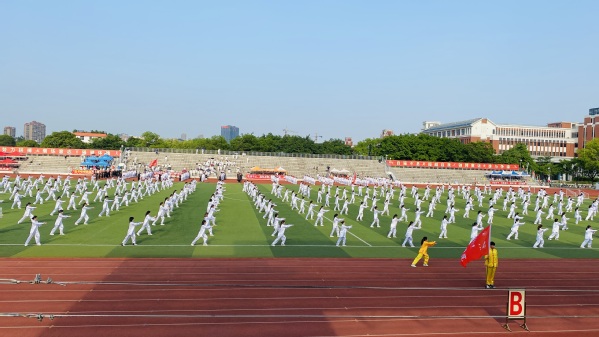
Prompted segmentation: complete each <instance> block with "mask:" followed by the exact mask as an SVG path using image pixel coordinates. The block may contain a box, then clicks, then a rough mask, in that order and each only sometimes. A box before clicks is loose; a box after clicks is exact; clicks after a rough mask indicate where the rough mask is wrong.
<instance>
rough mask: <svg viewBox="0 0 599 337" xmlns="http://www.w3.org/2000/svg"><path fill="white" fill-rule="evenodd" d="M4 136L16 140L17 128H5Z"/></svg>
mask: <svg viewBox="0 0 599 337" xmlns="http://www.w3.org/2000/svg"><path fill="white" fill-rule="evenodd" d="M4 134H5V135H9V136H11V137H12V138H15V137H16V136H17V128H15V127H14V126H5V127H4Z"/></svg>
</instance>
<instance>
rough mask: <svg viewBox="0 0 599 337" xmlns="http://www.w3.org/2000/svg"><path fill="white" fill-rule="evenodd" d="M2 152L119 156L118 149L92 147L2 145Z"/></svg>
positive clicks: (0, 148) (0, 149)
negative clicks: (65, 147)
mask: <svg viewBox="0 0 599 337" xmlns="http://www.w3.org/2000/svg"><path fill="white" fill-rule="evenodd" d="M0 151H2V152H20V153H23V154H24V155H26V156H27V155H49V156H92V155H94V156H101V155H104V154H108V155H109V156H113V157H119V156H120V155H121V151H120V150H94V149H59V148H46V147H16V146H2V147H0Z"/></svg>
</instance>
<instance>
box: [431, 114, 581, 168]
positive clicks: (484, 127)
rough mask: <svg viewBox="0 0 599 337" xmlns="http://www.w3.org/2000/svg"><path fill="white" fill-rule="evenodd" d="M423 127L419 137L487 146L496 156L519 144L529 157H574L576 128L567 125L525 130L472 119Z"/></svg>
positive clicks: (516, 126)
mask: <svg viewBox="0 0 599 337" xmlns="http://www.w3.org/2000/svg"><path fill="white" fill-rule="evenodd" d="M423 126H424V128H423V130H422V133H424V134H427V135H430V136H435V137H446V138H456V139H459V140H460V142H462V143H464V144H467V143H470V142H479V141H482V142H490V143H491V144H492V145H493V149H494V150H495V153H497V154H501V153H503V152H504V151H506V150H509V149H511V148H512V147H514V145H516V144H519V143H523V144H526V147H527V148H528V151H529V152H530V154H531V156H534V157H552V158H553V159H554V160H557V159H566V158H573V157H574V153H575V149H576V146H577V141H578V134H579V132H578V130H577V129H578V124H577V123H571V122H557V123H549V124H547V126H528V125H515V124H513V125H512V124H495V123H493V122H492V121H491V120H489V119H487V118H475V119H470V120H466V121H461V122H453V123H446V124H441V123H438V122H424V123H423Z"/></svg>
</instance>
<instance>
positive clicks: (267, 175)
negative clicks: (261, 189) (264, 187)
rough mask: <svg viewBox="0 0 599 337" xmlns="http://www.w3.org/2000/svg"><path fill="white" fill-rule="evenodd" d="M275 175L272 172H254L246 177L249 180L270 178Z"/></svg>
mask: <svg viewBox="0 0 599 337" xmlns="http://www.w3.org/2000/svg"><path fill="white" fill-rule="evenodd" d="M271 176H273V175H272V174H253V173H248V174H246V175H245V179H248V180H252V179H255V180H270V177H271Z"/></svg>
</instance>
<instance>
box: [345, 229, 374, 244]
mask: <svg viewBox="0 0 599 337" xmlns="http://www.w3.org/2000/svg"><path fill="white" fill-rule="evenodd" d="M347 232H348V233H349V234H351V235H352V236H353V237H355V238H356V239H358V240H360V241H362V242H364V243H365V244H367V245H368V246H369V247H372V245H371V244H370V243H368V242H366V241H364V240H362V239H360V238H359V237H358V236H357V235H355V234H354V233H352V232H350V231H347Z"/></svg>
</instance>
